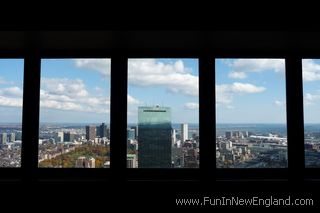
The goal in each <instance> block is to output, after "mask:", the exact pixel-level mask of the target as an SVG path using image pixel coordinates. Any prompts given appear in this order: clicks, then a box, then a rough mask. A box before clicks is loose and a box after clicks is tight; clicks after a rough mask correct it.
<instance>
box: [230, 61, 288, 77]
mask: <svg viewBox="0 0 320 213" xmlns="http://www.w3.org/2000/svg"><path fill="white" fill-rule="evenodd" d="M225 64H226V65H228V66H229V67H231V69H232V71H231V72H230V73H229V75H228V76H229V77H230V78H236V79H244V78H246V77H247V73H249V72H264V71H269V70H270V71H274V72H284V70H285V60H283V59H236V60H233V61H230V60H229V61H227V62H226V63H225Z"/></svg>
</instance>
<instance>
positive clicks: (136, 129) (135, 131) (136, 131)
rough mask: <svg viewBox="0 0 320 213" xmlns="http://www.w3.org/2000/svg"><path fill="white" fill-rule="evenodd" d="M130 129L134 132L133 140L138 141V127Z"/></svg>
mask: <svg viewBox="0 0 320 213" xmlns="http://www.w3.org/2000/svg"><path fill="white" fill-rule="evenodd" d="M131 129H133V130H134V135H135V139H136V140H138V126H132V127H131Z"/></svg>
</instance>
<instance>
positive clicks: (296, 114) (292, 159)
mask: <svg viewBox="0 0 320 213" xmlns="http://www.w3.org/2000/svg"><path fill="white" fill-rule="evenodd" d="M286 94H287V131H288V168H289V178H290V179H291V180H302V178H303V174H304V123H303V88H302V60H301V58H299V57H297V56H289V57H287V58H286Z"/></svg>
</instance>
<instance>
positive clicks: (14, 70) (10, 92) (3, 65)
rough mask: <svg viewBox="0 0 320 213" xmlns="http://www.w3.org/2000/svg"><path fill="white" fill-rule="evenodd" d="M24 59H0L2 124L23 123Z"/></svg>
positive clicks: (0, 118) (0, 112) (0, 109)
mask: <svg viewBox="0 0 320 213" xmlns="http://www.w3.org/2000/svg"><path fill="white" fill-rule="evenodd" d="M22 89H23V59H0V123H7V122H8V123H11V122H14V123H21V122H22V95H23V91H22Z"/></svg>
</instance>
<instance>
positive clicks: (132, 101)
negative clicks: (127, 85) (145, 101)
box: [128, 94, 142, 105]
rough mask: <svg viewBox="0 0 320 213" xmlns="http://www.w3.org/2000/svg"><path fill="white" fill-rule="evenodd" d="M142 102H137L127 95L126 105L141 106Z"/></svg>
mask: <svg viewBox="0 0 320 213" xmlns="http://www.w3.org/2000/svg"><path fill="white" fill-rule="evenodd" d="M141 103H142V102H141V101H139V100H138V99H135V98H134V97H132V96H131V95H129V94H128V104H129V105H134V104H141Z"/></svg>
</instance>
